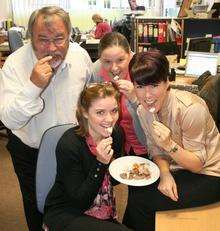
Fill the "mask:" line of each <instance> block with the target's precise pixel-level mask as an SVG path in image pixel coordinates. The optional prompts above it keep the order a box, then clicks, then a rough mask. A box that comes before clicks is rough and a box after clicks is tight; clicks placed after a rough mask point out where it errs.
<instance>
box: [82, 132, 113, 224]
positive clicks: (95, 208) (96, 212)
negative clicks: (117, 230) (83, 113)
mask: <svg viewBox="0 0 220 231" xmlns="http://www.w3.org/2000/svg"><path fill="white" fill-rule="evenodd" d="M86 143H87V144H88V146H89V149H90V151H91V152H92V154H93V155H96V144H95V142H94V141H93V139H92V137H91V136H87V137H86ZM85 214H86V215H89V216H92V217H96V218H98V219H101V220H107V219H111V218H113V219H115V218H116V206H115V198H114V195H113V187H112V184H111V181H110V174H109V173H108V172H106V174H105V177H104V180H103V182H102V186H101V187H100V189H99V192H98V194H97V196H96V198H95V199H94V201H93V204H92V205H91V207H90V208H89V209H88V210H86V211H85Z"/></svg>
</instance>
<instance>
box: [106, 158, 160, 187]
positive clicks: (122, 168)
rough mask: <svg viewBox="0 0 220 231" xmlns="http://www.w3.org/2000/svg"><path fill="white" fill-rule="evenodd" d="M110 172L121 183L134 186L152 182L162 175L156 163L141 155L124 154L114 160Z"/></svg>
mask: <svg viewBox="0 0 220 231" xmlns="http://www.w3.org/2000/svg"><path fill="white" fill-rule="evenodd" d="M109 173H110V174H111V176H112V177H113V178H114V179H116V180H117V181H119V182H120V183H122V184H127V185H132V186H145V185H149V184H152V183H154V182H155V181H156V180H157V179H158V178H159V176H160V170H159V168H158V167H157V165H156V164H155V163H153V162H152V161H150V160H148V159H145V158H143V157H139V156H123V157H119V158H117V159H115V160H113V161H112V162H111V164H110V166H109Z"/></svg>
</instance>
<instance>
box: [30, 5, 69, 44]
mask: <svg viewBox="0 0 220 231" xmlns="http://www.w3.org/2000/svg"><path fill="white" fill-rule="evenodd" d="M54 15H57V16H59V17H60V18H61V19H62V20H63V22H64V24H65V26H66V29H67V31H68V34H69V35H70V34H71V30H72V25H71V22H70V17H69V14H68V13H67V12H66V11H65V10H63V9H62V8H60V7H58V6H46V7H43V8H41V9H38V10H35V11H34V12H33V13H32V14H31V16H30V18H29V21H28V37H30V38H31V40H33V27H34V24H35V22H36V20H37V19H38V17H39V16H43V18H44V22H45V23H46V24H47V23H48V24H49V23H50V22H51V17H52V16H54Z"/></svg>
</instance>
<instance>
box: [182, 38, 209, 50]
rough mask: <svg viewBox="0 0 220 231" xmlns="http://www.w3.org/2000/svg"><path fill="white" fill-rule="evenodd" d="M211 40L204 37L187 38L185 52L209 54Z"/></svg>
mask: <svg viewBox="0 0 220 231" xmlns="http://www.w3.org/2000/svg"><path fill="white" fill-rule="evenodd" d="M212 43H213V39H212V38H206V37H196V38H189V40H188V44H187V49H186V50H187V51H199V52H210V50H211V47H212Z"/></svg>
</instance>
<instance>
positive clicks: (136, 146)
mask: <svg viewBox="0 0 220 231" xmlns="http://www.w3.org/2000/svg"><path fill="white" fill-rule="evenodd" d="M99 75H100V76H101V77H102V78H103V80H104V81H107V82H109V81H112V78H111V77H110V76H109V74H108V72H107V71H106V70H105V69H104V68H101V69H100V71H99ZM124 79H125V80H129V81H130V76H129V73H128V74H127V75H126V77H125V78H124ZM126 100H127V99H126V97H125V96H124V95H122V96H121V102H120V104H121V113H120V119H119V121H120V122H119V124H120V125H121V127H122V128H123V130H124V135H125V147H124V148H125V152H126V153H127V154H128V153H129V151H130V149H131V147H132V148H133V150H134V152H135V153H136V154H137V155H141V154H146V153H147V150H146V147H144V146H143V145H141V144H140V142H139V141H138V139H137V136H136V134H135V130H134V126H133V121H132V117H131V115H130V113H129V111H128V109H127V106H126Z"/></svg>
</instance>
